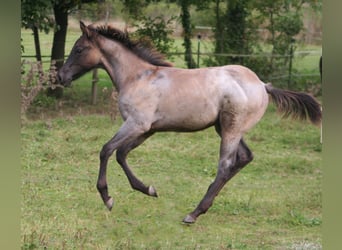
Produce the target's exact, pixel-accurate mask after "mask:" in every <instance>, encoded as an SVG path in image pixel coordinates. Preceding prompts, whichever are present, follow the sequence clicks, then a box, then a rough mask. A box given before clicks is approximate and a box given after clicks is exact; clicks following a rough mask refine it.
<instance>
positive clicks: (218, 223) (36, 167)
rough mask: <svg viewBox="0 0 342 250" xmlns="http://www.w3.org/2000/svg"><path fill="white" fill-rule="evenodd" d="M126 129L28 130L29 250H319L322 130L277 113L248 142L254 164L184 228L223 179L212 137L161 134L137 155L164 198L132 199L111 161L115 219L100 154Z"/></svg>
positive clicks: (96, 124) (88, 119)
mask: <svg viewBox="0 0 342 250" xmlns="http://www.w3.org/2000/svg"><path fill="white" fill-rule="evenodd" d="M120 123H121V121H120V119H118V120H117V121H116V122H115V123H113V122H111V120H110V118H109V116H103V115H83V116H66V117H64V118H55V119H46V120H38V121H30V122H26V123H25V124H24V126H23V127H22V130H21V138H22V159H21V161H22V178H21V180H22V187H21V188H22V218H21V241H22V247H23V249H36V248H37V249H43V248H46V249H321V242H322V239H321V227H322V205H321V198H322V197H321V192H322V189H321V180H322V165H321V164H322V162H321V154H322V153H321V144H320V142H319V139H320V138H319V136H320V131H319V128H317V127H313V126H310V125H306V124H302V123H299V122H294V121H289V120H281V119H280V118H279V117H278V116H277V115H276V113H275V111H274V108H273V106H270V108H269V110H268V111H267V114H266V115H265V117H264V118H263V120H262V121H261V122H260V123H259V124H258V125H257V127H256V128H254V129H253V130H252V131H251V132H250V133H249V134H248V135H247V136H246V142H247V143H248V144H249V145H250V147H251V149H252V150H253V152H254V154H255V159H254V161H253V162H252V163H251V164H249V166H247V167H246V168H245V169H244V170H243V171H242V172H241V173H239V174H238V175H237V176H236V177H234V178H233V179H232V180H231V181H230V182H229V183H228V184H227V185H226V187H225V188H224V189H223V190H222V191H221V193H220V194H219V196H218V197H217V198H216V200H215V203H214V205H213V206H212V208H211V209H210V210H209V211H208V213H207V214H205V215H203V216H201V217H200V218H199V219H198V221H197V222H196V224H194V225H192V226H186V225H183V224H182V223H181V220H182V218H183V216H185V215H186V214H187V213H188V212H190V211H191V210H192V209H193V208H194V207H195V206H196V205H197V203H198V202H199V200H200V199H201V198H202V195H203V194H204V193H205V191H206V189H207V187H208V185H209V184H210V182H211V181H212V180H213V178H214V175H215V172H216V165H217V161H218V147H219V139H218V137H217V135H216V134H215V132H214V129H208V130H206V131H203V132H198V133H189V134H178V133H161V134H156V135H155V136H154V137H152V138H151V139H149V140H148V141H147V142H146V143H145V144H143V145H142V146H141V147H139V148H137V149H136V150H135V151H133V152H132V153H131V154H130V156H129V163H130V164H131V165H132V166H133V169H134V171H135V173H136V174H137V175H138V176H139V177H140V178H141V179H142V180H144V181H145V182H146V184H152V185H154V186H155V187H156V188H157V191H158V194H159V198H158V199H155V198H151V197H147V196H145V195H143V194H141V193H139V192H136V191H132V190H131V188H130V186H129V183H128V181H127V179H126V177H125V175H124V173H123V171H122V170H121V169H120V167H119V166H118V165H117V164H116V162H115V160H114V158H115V157H113V158H111V161H110V162H109V166H108V169H109V171H108V183H109V192H110V194H112V196H113V197H114V198H115V205H114V208H113V210H112V212H108V211H107V210H106V208H105V206H104V205H103V203H102V201H101V199H100V197H99V195H98V193H97V190H96V188H95V185H96V178H97V173H98V164H99V154H98V153H99V150H100V149H101V147H102V145H103V144H104V143H105V142H106V141H107V140H108V139H109V138H110V137H111V136H112V135H113V133H114V132H115V131H116V130H117V129H118V127H119V125H120Z"/></svg>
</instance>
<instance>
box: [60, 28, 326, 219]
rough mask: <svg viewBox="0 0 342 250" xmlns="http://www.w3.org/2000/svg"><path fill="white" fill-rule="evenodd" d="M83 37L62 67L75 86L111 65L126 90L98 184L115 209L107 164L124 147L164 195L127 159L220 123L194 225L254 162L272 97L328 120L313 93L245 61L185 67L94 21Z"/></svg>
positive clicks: (136, 183)
mask: <svg viewBox="0 0 342 250" xmlns="http://www.w3.org/2000/svg"><path fill="white" fill-rule="evenodd" d="M80 28H81V30H82V36H81V37H80V38H79V39H78V40H77V41H76V43H75V45H74V47H73V49H72V51H71V54H70V56H69V58H68V59H67V61H66V63H65V64H64V66H63V67H62V68H61V69H60V70H59V72H58V79H59V81H60V82H61V83H62V84H63V85H64V86H68V85H70V84H71V81H73V80H75V79H76V78H78V77H80V76H82V75H83V74H84V73H86V72H88V71H89V70H91V69H93V68H103V69H105V70H106V71H107V73H108V74H109V76H110V78H111V80H112V81H113V83H114V85H115V87H116V89H117V91H118V93H119V109H120V113H121V115H122V117H123V120H124V123H123V125H122V126H121V128H120V129H119V131H118V132H117V133H116V134H115V136H114V137H113V138H111V139H110V140H109V141H108V142H107V143H106V144H105V145H104V146H103V148H102V150H101V153H100V169H99V176H98V180H97V189H98V191H99V193H100V194H101V197H102V200H103V202H104V203H105V205H106V206H107V208H108V209H109V210H111V209H112V206H113V199H112V198H111V197H110V196H109V195H108V187H107V180H106V170H107V162H108V159H109V157H110V156H111V155H112V154H113V152H114V151H115V150H116V160H117V162H118V163H119V164H120V165H121V167H122V169H123V171H124V172H125V174H126V175H127V178H128V181H129V182H130V184H131V186H132V188H133V189H136V190H138V191H140V192H142V193H144V194H147V195H150V196H154V197H157V192H156V190H155V188H154V187H152V186H146V185H145V184H144V183H143V182H141V181H140V180H139V179H138V178H137V177H136V176H135V175H134V173H133V172H132V170H131V169H130V167H129V166H128V164H127V162H126V157H127V155H128V153H129V152H130V151H131V150H132V149H134V148H136V147H138V146H139V145H140V144H142V143H143V142H144V141H145V140H146V139H147V138H149V137H150V136H151V135H153V134H154V133H155V132H159V131H182V132H190V131H199V130H203V129H205V128H208V127H210V126H215V129H216V131H217V133H218V135H219V136H220V137H221V146H220V159H219V163H218V170H217V175H216V178H215V180H214V181H213V183H212V184H211V185H210V186H209V188H208V190H207V193H206V194H205V196H204V197H203V199H202V200H201V202H200V203H199V204H198V206H197V207H196V209H194V211H192V212H191V213H190V214H188V215H187V216H186V217H185V218H184V220H183V222H185V223H194V222H195V220H196V219H197V217H198V216H199V215H201V214H203V213H205V212H206V211H207V210H208V209H209V207H210V206H211V205H212V203H213V200H214V198H215V196H216V195H217V194H218V193H219V192H220V190H221V189H222V188H223V186H224V185H225V184H226V183H227V182H228V181H229V180H230V179H231V178H232V177H233V176H234V175H235V174H236V173H238V172H239V171H240V170H241V169H242V168H243V167H244V166H246V165H247V164H248V163H249V162H250V161H252V159H253V154H252V152H251V151H250V149H249V148H248V147H247V145H246V143H245V142H244V140H243V135H244V134H245V133H246V132H247V131H248V130H250V129H251V128H252V127H253V126H254V125H255V124H256V123H257V122H258V121H259V120H260V119H261V117H262V116H263V115H264V113H265V110H266V108H267V106H268V101H269V98H268V94H270V96H271V98H272V100H273V101H274V102H275V104H276V106H277V107H278V109H279V110H280V111H281V112H283V113H284V114H285V116H289V115H291V116H293V117H294V118H300V119H310V120H311V122H312V123H314V124H320V122H321V109H320V105H319V103H318V102H317V101H315V99H314V98H313V97H311V96H310V95H308V94H305V93H297V92H293V91H287V90H280V89H276V88H273V87H272V86H271V84H264V83H263V82H262V81H261V80H260V79H259V78H258V77H257V76H256V74H255V73H253V72H252V71H251V70H249V69H248V68H245V67H243V66H238V65H229V66H222V67H211V68H201V69H191V70H190V69H179V68H173V67H172V65H171V64H170V63H168V62H165V61H164V60H163V57H162V55H160V54H159V53H157V52H156V51H155V50H153V49H152V48H148V47H146V46H144V45H143V44H142V42H139V41H132V40H130V39H129V37H128V34H127V33H126V32H122V31H119V30H117V29H115V28H113V27H104V26H97V27H96V26H93V25H89V26H86V25H85V24H84V23H82V22H80Z"/></svg>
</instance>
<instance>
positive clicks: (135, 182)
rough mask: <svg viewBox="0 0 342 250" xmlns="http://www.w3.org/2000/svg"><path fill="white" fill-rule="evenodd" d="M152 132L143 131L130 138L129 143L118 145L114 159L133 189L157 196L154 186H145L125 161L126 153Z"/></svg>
mask: <svg viewBox="0 0 342 250" xmlns="http://www.w3.org/2000/svg"><path fill="white" fill-rule="evenodd" d="M152 134H153V133H151V132H148V133H145V134H143V135H141V136H139V137H138V138H136V139H134V140H132V141H131V142H130V143H128V144H124V145H122V146H121V147H119V148H118V149H117V151H116V160H117V162H118V163H119V164H120V166H121V167H122V169H123V170H124V172H125V174H126V176H127V179H128V181H129V183H130V184H131V186H132V188H133V189H135V190H138V191H140V192H142V193H144V194H147V195H150V196H154V197H157V192H156V190H155V189H154V187H152V186H146V185H145V184H144V183H143V182H142V181H140V180H139V179H138V178H137V177H136V176H135V175H134V174H133V172H132V170H131V169H130V167H129V166H128V164H127V161H126V157H127V155H128V153H129V152H130V151H131V150H132V149H134V148H136V147H137V146H139V145H140V144H142V143H143V142H144V141H145V140H146V139H147V138H148V137H150V136H151V135H152Z"/></svg>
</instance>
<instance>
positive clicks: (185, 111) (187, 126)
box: [152, 103, 218, 131]
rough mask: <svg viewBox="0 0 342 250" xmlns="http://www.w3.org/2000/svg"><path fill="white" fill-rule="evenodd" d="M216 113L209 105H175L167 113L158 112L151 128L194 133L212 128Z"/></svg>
mask: <svg viewBox="0 0 342 250" xmlns="http://www.w3.org/2000/svg"><path fill="white" fill-rule="evenodd" d="M217 114H218V111H217V109H216V108H215V107H213V105H210V104H209V103H208V104H206V103H197V104H196V103H192V104H189V103H184V104H182V103H177V104H176V105H174V106H173V108H172V109H170V110H168V111H166V110H165V111H164V112H163V111H159V112H158V114H157V117H158V118H159V119H157V120H156V121H155V122H154V123H153V124H152V128H153V129H155V130H173V131H196V130H202V129H205V128H207V127H210V126H212V125H213V124H214V123H215V121H216V120H217Z"/></svg>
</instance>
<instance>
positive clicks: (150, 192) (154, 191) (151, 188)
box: [148, 186, 158, 197]
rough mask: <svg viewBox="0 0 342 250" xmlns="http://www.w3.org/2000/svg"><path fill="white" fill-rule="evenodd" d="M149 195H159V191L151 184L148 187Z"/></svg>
mask: <svg viewBox="0 0 342 250" xmlns="http://www.w3.org/2000/svg"><path fill="white" fill-rule="evenodd" d="M148 195H149V196H154V197H158V195H157V191H156V190H155V189H154V187H152V186H149V187H148Z"/></svg>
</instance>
